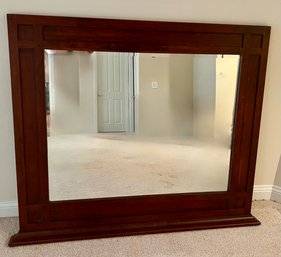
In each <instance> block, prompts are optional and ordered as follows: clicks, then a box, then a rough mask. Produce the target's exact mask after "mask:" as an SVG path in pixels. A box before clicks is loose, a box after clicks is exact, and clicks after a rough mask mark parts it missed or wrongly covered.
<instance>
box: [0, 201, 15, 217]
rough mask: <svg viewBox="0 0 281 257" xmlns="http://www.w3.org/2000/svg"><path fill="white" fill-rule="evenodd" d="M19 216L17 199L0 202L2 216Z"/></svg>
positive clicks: (0, 215) (0, 214)
mask: <svg viewBox="0 0 281 257" xmlns="http://www.w3.org/2000/svg"><path fill="white" fill-rule="evenodd" d="M17 216H18V203H17V202H16V201H10V202H0V218H5V217H17Z"/></svg>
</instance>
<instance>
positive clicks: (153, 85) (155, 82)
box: [151, 81, 159, 88]
mask: <svg viewBox="0 0 281 257" xmlns="http://www.w3.org/2000/svg"><path fill="white" fill-rule="evenodd" d="M151 87H152V88H158V87H159V84H158V81H153V82H152V83H151Z"/></svg>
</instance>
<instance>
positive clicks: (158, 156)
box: [45, 50, 239, 201]
mask: <svg viewBox="0 0 281 257" xmlns="http://www.w3.org/2000/svg"><path fill="white" fill-rule="evenodd" d="M45 70H46V76H45V82H46V83H45V89H46V109H47V111H46V113H47V130H48V167H49V192H50V200H53V201H54V200H68V199H86V198H102V197H114V196H129V195H152V194H170V193H186V192H207V191H226V190H227V185H228V176H229V160H230V149H231V140H232V136H231V135H232V127H233V114H234V111H235V94H236V86H237V75H238V70H239V56H238V55H223V56H222V55H191V54H144V53H113V52H82V51H57V50H46V51H45Z"/></svg>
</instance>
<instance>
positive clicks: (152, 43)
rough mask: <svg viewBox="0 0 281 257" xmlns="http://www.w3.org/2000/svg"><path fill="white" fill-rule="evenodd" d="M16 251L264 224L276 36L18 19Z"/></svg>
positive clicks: (260, 30)
mask: <svg viewBox="0 0 281 257" xmlns="http://www.w3.org/2000/svg"><path fill="white" fill-rule="evenodd" d="M8 26H9V43H10V60H11V75H12V91H13V107H14V124H15V142H16V160H17V179H18V197H19V215H20V231H19V233H18V234H16V235H14V236H13V237H12V238H11V240H10V243H9V244H10V246H15V245H22V244H31V243H42V242H53V241H62V240H74V239H83V238H97V237H108V236H121V235H134V234H143V233H156V232H169V231H181V230H190V229H203V228H218V227H230V226H245V225H258V224H259V221H258V220H257V219H256V218H255V217H253V216H252V215H251V213H250V210H251V198H252V189H253V180H254V171H255V160H256V152H257V143H258V133H259V123H260V115H261V106H262V96H263V87H264V79H265V70H266V61H267V51H268V43H269V33H270V28H269V27H265V26H241V25H239V26H238V25H215V24H192V23H172V22H152V21H128V20H105V19H85V18H69V17H47V16H31V15H15V14H11V15H8Z"/></svg>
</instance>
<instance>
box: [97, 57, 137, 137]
mask: <svg viewBox="0 0 281 257" xmlns="http://www.w3.org/2000/svg"><path fill="white" fill-rule="evenodd" d="M97 54H98V52H93V54H92V56H93V76H94V106H95V108H94V112H93V115H94V133H104V132H109V133H111V132H113V133H115V132H124V133H134V132H135V127H136V121H137V120H138V112H137V111H136V110H137V108H136V104H135V98H136V94H137V93H138V87H137V86H136V80H135V77H136V76H135V74H138V70H137V69H136V68H135V67H136V66H135V64H134V53H124V54H126V55H127V57H128V58H127V60H128V62H127V63H126V64H125V65H126V66H127V67H126V69H127V70H128V78H127V82H128V83H125V88H124V89H125V90H124V95H125V96H124V101H125V102H124V104H125V130H124V131H100V130H99V125H98V124H99V118H98V117H99V113H98V108H99V104H98V102H99V101H98V97H99V92H98V76H99V75H98V58H97ZM130 84H133V87H130V86H129V85H130Z"/></svg>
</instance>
